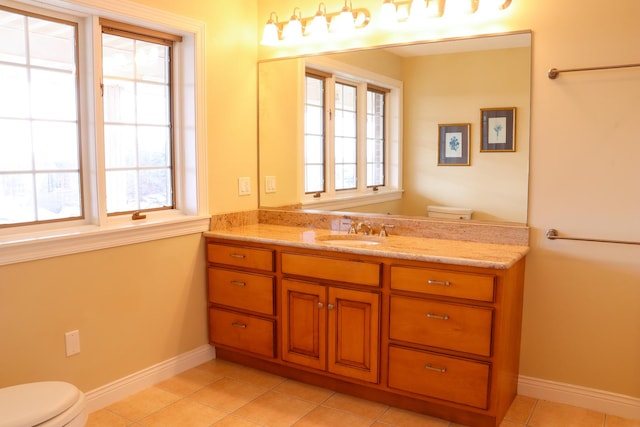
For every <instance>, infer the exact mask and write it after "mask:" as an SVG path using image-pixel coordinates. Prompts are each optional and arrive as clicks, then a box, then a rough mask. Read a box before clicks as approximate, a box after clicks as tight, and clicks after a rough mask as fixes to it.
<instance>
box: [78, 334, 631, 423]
mask: <svg viewBox="0 0 640 427" xmlns="http://www.w3.org/2000/svg"><path fill="white" fill-rule="evenodd" d="M215 355H216V352H215V348H214V347H212V346H210V345H203V346H202V347H198V348H196V349H194V350H191V351H189V352H187V353H184V354H181V355H179V356H176V357H173V358H171V359H169V360H165V361H164V362H161V363H158V364H157V365H154V366H150V367H149V368H146V369H143V370H142V371H139V372H136V373H134V374H131V375H129V376H127V377H124V378H121V379H119V380H117V381H114V382H112V383H110V384H107V385H104V386H102V387H98V388H97V389H95V390H91V391H89V392H87V393H86V398H87V409H88V411H89V412H94V411H97V410H98V409H101V408H104V407H105V406H108V405H110V404H112V403H114V402H117V401H118V400H121V399H123V398H125V397H127V396H130V395H132V394H134V393H137V392H138V391H141V390H143V389H145V388H147V387H150V386H152V385H154V384H157V383H159V382H161V381H164V380H166V379H167V378H171V377H172V376H175V375H177V374H179V373H181V372H184V371H186V370H188V369H191V368H194V367H196V366H198V365H201V364H203V363H205V362H208V361H209V360H211V359H215ZM518 394H520V395H523V396H529V397H533V398H534V399H540V400H548V401H551V402H558V403H564V404H567V405H573V406H577V407H580V408H587V409H591V410H594V411H599V412H604V413H606V414H610V415H617V416H619V417H623V418H629V419H635V420H640V399H639V398H635V397H630V396H625V395H622V394H616V393H611V392H608V391H602V390H596V389H591V388H587V387H582V386H576V385H571V384H565V383H558V382H554V381H548V380H542V379H539V378H532V377H525V376H520V377H519V378H518Z"/></svg>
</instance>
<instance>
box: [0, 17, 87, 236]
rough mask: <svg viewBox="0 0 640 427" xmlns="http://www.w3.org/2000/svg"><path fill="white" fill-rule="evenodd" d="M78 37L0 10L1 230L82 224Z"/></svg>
mask: <svg viewBox="0 0 640 427" xmlns="http://www.w3.org/2000/svg"><path fill="white" fill-rule="evenodd" d="M76 32H77V28H76V25H75V24H74V23H65V22H58V21H56V22H53V21H49V20H47V19H41V18H34V17H30V16H26V15H23V14H21V13H19V12H8V11H0V35H2V36H1V37H0V60H2V61H6V62H7V63H11V64H13V65H9V64H3V65H1V66H0V93H1V94H2V96H0V134H1V135H2V141H1V142H0V157H1V158H0V206H1V207H0V224H3V225H7V224H12V225H13V224H22V223H31V222H38V221H48V220H59V219H68V218H80V217H82V199H81V193H80V188H81V187H82V186H81V184H80V143H79V139H78V136H79V134H80V132H79V122H78V105H77V99H78V89H77V88H78V83H77V75H76V69H77V65H76V60H77V58H76V51H75V46H76V43H77V40H76ZM4 35H11V40H10V41H9V40H7V39H6V38H5V37H4ZM17 172H19V173H17Z"/></svg>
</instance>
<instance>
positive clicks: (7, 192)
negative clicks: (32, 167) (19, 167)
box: [0, 174, 36, 224]
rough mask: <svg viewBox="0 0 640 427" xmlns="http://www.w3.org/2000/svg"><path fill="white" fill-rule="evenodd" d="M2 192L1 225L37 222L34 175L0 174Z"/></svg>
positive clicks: (0, 192)
mask: <svg viewBox="0 0 640 427" xmlns="http://www.w3.org/2000/svg"><path fill="white" fill-rule="evenodd" d="M0 190H1V191H0V224H17V223H20V222H33V221H35V220H36V208H35V206H36V202H35V190H34V188H33V175H31V174H0Z"/></svg>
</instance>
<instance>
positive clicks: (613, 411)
mask: <svg viewBox="0 0 640 427" xmlns="http://www.w3.org/2000/svg"><path fill="white" fill-rule="evenodd" d="M518 394H520V395H522V396H529V397H533V398H535V399H540V400H548V401H552V402H558V403H564V404H567V405H572V406H577V407H579V408H586V409H591V410H594V411H598V412H604V413H605V414H610V415H617V416H619V417H622V418H629V419H634V420H640V399H638V398H636V397H630V396H625V395H622V394H616V393H611V392H608V391H603V390H596V389H592V388H587V387H581V386H577V385H571V384H565V383H557V382H554V381H548V380H542V379H539V378H531V377H524V376H520V377H519V378H518Z"/></svg>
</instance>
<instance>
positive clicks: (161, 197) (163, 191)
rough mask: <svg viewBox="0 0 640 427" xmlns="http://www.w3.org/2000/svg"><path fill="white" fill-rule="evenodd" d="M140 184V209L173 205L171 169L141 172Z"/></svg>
mask: <svg viewBox="0 0 640 427" xmlns="http://www.w3.org/2000/svg"><path fill="white" fill-rule="evenodd" d="M139 182H140V184H139V185H140V189H139V195H140V209H153V208H162V207H165V206H170V205H171V203H172V195H171V169H169V168H165V169H148V170H141V171H140V176H139Z"/></svg>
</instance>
